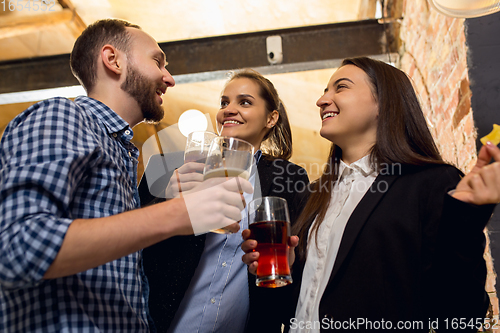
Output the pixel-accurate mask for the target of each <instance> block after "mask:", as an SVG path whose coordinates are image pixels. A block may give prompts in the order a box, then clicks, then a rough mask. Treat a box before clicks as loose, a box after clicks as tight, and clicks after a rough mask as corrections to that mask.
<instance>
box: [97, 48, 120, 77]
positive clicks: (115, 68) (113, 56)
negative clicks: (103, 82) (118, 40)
mask: <svg viewBox="0 0 500 333" xmlns="http://www.w3.org/2000/svg"><path fill="white" fill-rule="evenodd" d="M101 60H102V63H103V65H104V66H105V67H106V68H107V69H109V70H110V71H111V72H113V73H115V74H117V75H120V74H122V73H123V64H122V60H123V59H122V54H121V53H120V52H119V51H118V50H117V49H116V48H115V47H114V46H113V45H109V44H106V45H104V46H103V47H102V49H101Z"/></svg>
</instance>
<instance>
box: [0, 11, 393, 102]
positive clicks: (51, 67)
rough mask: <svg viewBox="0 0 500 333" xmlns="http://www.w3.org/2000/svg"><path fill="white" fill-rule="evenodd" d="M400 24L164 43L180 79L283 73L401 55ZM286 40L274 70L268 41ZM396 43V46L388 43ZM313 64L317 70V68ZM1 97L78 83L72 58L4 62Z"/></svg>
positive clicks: (333, 26)
mask: <svg viewBox="0 0 500 333" xmlns="http://www.w3.org/2000/svg"><path fill="white" fill-rule="evenodd" d="M398 24H399V23H398V22H397V21H391V22H385V23H381V22H379V21H378V20H364V21H356V22H349V23H336V24H327V25H318V26H307V27H300V28H292V29H280V30H270V31H259V32H254V33H245V34H237V35H227V36H218V37H209V38H200V39H190V40H183V41H175V42H167V43H160V44H159V45H160V47H161V48H162V50H163V51H164V52H165V54H166V56H167V61H168V62H169V66H168V69H169V71H170V72H171V73H172V75H174V77H175V76H176V75H186V74H195V73H206V72H214V71H222V70H232V69H237V68H244V67H254V68H255V67H264V66H267V68H271V70H270V71H269V70H268V71H267V73H268V74H271V73H272V69H273V68H276V72H280V68H283V67H284V66H286V67H287V68H288V70H287V71H293V67H294V65H295V64H300V65H301V66H304V64H311V65H310V66H306V67H308V69H314V65H315V64H321V63H324V62H325V61H329V60H335V59H343V58H346V57H354V56H362V55H371V56H373V55H383V54H387V53H394V52H397V51H398V45H399V43H398V41H399V37H398V36H392V37H391V38H387V36H386V32H387V31H393V30H394V29H392V28H391V27H392V26H393V25H398ZM272 35H279V36H281V38H282V49H283V62H282V64H280V65H272V66H270V64H269V62H268V60H267V51H266V38H267V37H268V36H272ZM388 40H390V43H388V42H387V41H388ZM311 66H312V68H311ZM0 77H1V78H2V80H0V93H9V92H19V91H28V90H37V89H45V88H56V87H63V86H70V85H75V84H78V81H77V80H76V79H75V78H74V77H73V75H72V74H71V71H70V69H69V55H68V54H63V55H57V56H52V57H39V58H33V59H23V60H13V61H5V62H0Z"/></svg>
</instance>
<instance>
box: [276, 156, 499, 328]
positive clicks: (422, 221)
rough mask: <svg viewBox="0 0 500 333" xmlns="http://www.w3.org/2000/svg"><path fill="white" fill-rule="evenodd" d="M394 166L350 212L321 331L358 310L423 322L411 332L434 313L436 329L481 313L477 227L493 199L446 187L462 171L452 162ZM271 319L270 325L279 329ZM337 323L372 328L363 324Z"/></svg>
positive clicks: (300, 264)
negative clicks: (469, 197)
mask: <svg viewBox="0 0 500 333" xmlns="http://www.w3.org/2000/svg"><path fill="white" fill-rule="evenodd" d="M385 171H387V170H385ZM394 171H395V172H394V173H389V172H385V173H383V172H381V173H380V174H379V176H378V177H377V178H376V180H375V181H374V183H373V185H372V187H371V188H370V189H369V190H368V192H367V193H366V195H365V196H364V197H363V198H362V200H361V201H360V203H359V204H358V206H357V207H356V208H355V210H354V212H353V213H352V215H351V217H350V218H349V220H348V223H347V225H346V227H345V231H344V234H343V236H342V240H341V244H340V247H339V251H338V254H337V258H336V260H335V264H334V267H333V269H332V272H331V275H330V278H329V282H328V285H327V287H326V289H325V292H324V294H323V296H322V298H321V300H320V306H319V320H320V322H322V321H323V322H324V323H326V324H324V325H322V326H321V332H328V331H331V327H332V326H334V325H337V327H339V326H338V325H340V324H342V323H348V322H350V321H355V322H356V321H357V320H358V318H361V319H365V321H368V320H369V321H372V322H375V321H377V322H378V323H380V322H381V321H382V320H384V321H385V322H386V323H388V322H390V324H391V325H393V328H394V327H396V325H397V323H398V322H400V321H417V322H422V324H423V328H421V329H417V328H415V327H414V328H413V329H411V330H409V329H406V330H405V331H413V332H415V331H421V332H428V331H429V321H430V322H431V324H433V323H435V322H434V320H435V319H436V318H439V319H440V321H439V322H438V326H437V328H438V329H437V330H436V331H437V332H443V331H456V329H454V328H455V327H452V323H453V321H454V322H455V323H456V322H458V323H460V320H461V318H464V319H465V318H467V322H468V321H469V320H470V319H471V318H484V316H485V314H486V310H487V307H488V304H489V298H488V295H487V294H486V292H485V289H484V287H485V281H486V265H485V261H484V259H483V252H484V247H485V237H484V234H483V229H484V227H485V225H486V223H487V221H488V220H489V218H490V216H491V213H492V210H493V208H494V206H493V205H487V206H474V205H470V204H466V203H463V202H461V201H459V200H456V199H454V198H452V197H451V196H450V195H448V194H447V192H448V191H449V190H452V189H454V188H455V186H456V185H457V183H458V181H459V180H460V178H461V176H462V174H461V172H460V171H459V170H457V169H456V168H454V167H452V166H448V165H440V166H427V167H402V168H399V169H397V166H396V168H395V169H394ZM304 264H305V261H304V259H303V258H301V259H300V258H299V260H297V261H296V263H295V265H294V268H293V272H294V284H293V285H294V287H295V289H294V292H293V301H290V302H289V303H290V304H291V305H292V306H291V307H289V312H288V317H285V319H284V320H283V323H284V324H285V325H286V327H288V325H290V324H291V323H292V322H291V319H292V318H293V316H294V314H295V307H296V304H297V300H298V297H299V292H300V286H301V284H302V283H307V282H308V281H303V280H302V272H303V268H304ZM446 319H448V320H447V321H446ZM474 323H475V322H474ZM296 324H297V322H296ZM277 326H278V325H276V326H274V332H280V331H279V330H278V329H279V328H278V327H277ZM342 327H343V328H344V329H340V330H348V329H346V328H351V329H352V328H356V331H370V327H369V326H367V325H364V326H356V327H353V326H347V325H346V326H342ZM329 329H330V330H329ZM372 330H373V331H380V328H379V329H378V330H375V329H374V328H373V327H372ZM401 331H403V330H401ZM469 331H471V332H473V331H476V329H469Z"/></svg>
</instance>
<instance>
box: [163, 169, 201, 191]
mask: <svg viewBox="0 0 500 333" xmlns="http://www.w3.org/2000/svg"><path fill="white" fill-rule="evenodd" d="M204 167H205V164H203V163H196V162H189V163H186V164H184V165H182V166H181V167H180V168H178V169H176V170H175V171H174V173H173V174H172V177H170V181H169V182H168V185H167V188H166V190H165V197H166V198H167V199H171V198H175V197H179V196H180V193H182V192H187V191H190V190H192V189H194V188H196V187H197V186H198V185H200V184H201V182H202V181H203V168H204Z"/></svg>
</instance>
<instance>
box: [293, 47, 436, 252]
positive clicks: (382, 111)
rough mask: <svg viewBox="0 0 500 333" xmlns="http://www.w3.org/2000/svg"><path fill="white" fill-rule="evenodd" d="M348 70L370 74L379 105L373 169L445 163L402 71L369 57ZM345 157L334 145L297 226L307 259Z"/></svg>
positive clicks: (352, 60)
mask: <svg viewBox="0 0 500 333" xmlns="http://www.w3.org/2000/svg"><path fill="white" fill-rule="evenodd" d="M345 65H354V66H356V67H358V68H360V69H362V70H363V71H364V72H365V73H366V74H367V76H368V78H369V82H370V84H371V88H372V92H373V95H374V96H375V99H376V101H377V103H378V107H379V116H378V124H377V138H376V142H375V145H374V146H373V147H372V149H371V151H370V161H371V163H372V166H373V168H374V169H376V170H381V167H382V166H388V165H394V164H396V165H398V164H399V165H428V164H445V162H444V161H443V159H442V158H441V155H440V154H439V151H438V149H437V147H436V144H435V143H434V139H433V138H432V135H431V133H430V131H429V128H428V127H427V123H426V121H425V118H424V114H423V112H422V109H421V107H420V103H419V101H418V98H417V95H416V94H415V90H414V89H413V86H412V84H411V81H410V79H409V78H408V76H407V75H406V74H405V73H404V72H403V71H401V70H399V69H397V68H395V67H393V66H391V65H388V64H386V63H384V62H381V61H378V60H374V59H370V58H366V57H359V58H349V59H345V60H344V61H343V62H342V65H341V66H345ZM341 158H342V150H341V149H340V147H337V146H335V144H332V146H331V149H330V154H329V156H328V160H327V164H326V166H325V169H324V170H323V174H322V175H321V177H320V178H319V179H318V180H317V181H315V182H313V183H312V184H311V185H310V190H311V195H310V196H309V199H308V201H307V204H306V206H305V207H304V210H303V211H302V214H301V215H300V217H299V219H298V221H297V223H295V224H294V226H293V231H292V232H293V234H295V235H298V236H299V238H300V241H299V246H298V254H299V256H300V257H302V258H304V256H305V251H306V249H305V244H306V238H307V237H308V233H309V228H310V226H311V225H312V223H313V222H314V221H315V220H316V223H315V224H314V226H313V228H312V229H311V233H310V235H315V237H317V230H318V228H319V226H320V225H321V223H323V220H324V218H325V214H326V211H327V210H328V205H329V203H330V198H331V194H332V190H333V186H334V184H335V181H336V180H337V176H338V175H337V170H338V163H339V162H340V160H341Z"/></svg>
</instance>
